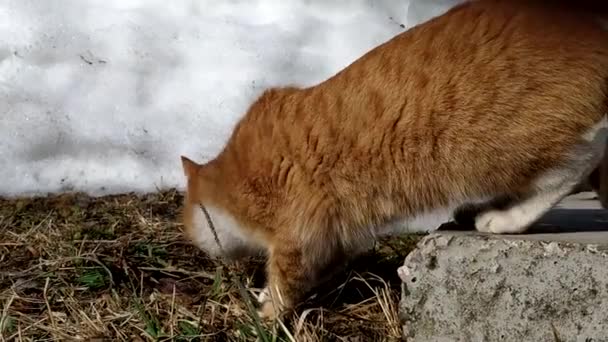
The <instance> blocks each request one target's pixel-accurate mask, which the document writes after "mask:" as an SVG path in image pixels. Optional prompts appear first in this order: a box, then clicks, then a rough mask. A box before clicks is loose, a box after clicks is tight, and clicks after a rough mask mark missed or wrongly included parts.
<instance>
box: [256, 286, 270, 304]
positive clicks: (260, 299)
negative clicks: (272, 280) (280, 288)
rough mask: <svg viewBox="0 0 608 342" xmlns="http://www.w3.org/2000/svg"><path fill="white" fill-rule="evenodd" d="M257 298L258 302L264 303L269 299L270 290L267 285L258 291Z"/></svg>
mask: <svg viewBox="0 0 608 342" xmlns="http://www.w3.org/2000/svg"><path fill="white" fill-rule="evenodd" d="M257 300H258V303H260V304H264V303H265V302H267V301H269V300H270V290H269V289H268V287H265V288H263V289H262V291H260V294H258V297H257Z"/></svg>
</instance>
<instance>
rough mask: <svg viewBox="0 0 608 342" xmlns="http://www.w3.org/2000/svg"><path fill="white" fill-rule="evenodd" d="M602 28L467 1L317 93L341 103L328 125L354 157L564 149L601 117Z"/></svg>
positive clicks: (560, 10) (590, 16)
mask: <svg viewBox="0 0 608 342" xmlns="http://www.w3.org/2000/svg"><path fill="white" fill-rule="evenodd" d="M605 18H608V17H605ZM602 20H604V17H602V15H600V14H597V13H593V12H592V11H587V10H586V9H585V8H584V7H577V6H576V4H575V3H574V2H571V3H570V4H566V2H565V1H558V0H553V1H552V0H548V1H540V0H538V1H537V0H528V1H520V0H511V1H507V0H477V1H471V2H468V3H464V4H461V5H459V6H457V7H455V8H453V9H452V10H450V11H449V12H447V13H446V14H444V15H442V16H439V17H436V18H434V19H432V20H430V21H428V22H426V23H423V24H421V25H419V26H417V27H414V28H412V29H410V30H408V31H406V32H404V33H403V34H401V35H399V36H397V37H395V38H393V39H392V40H390V41H388V42H387V43H385V44H383V45H381V46H379V47H378V48H377V49H374V50H372V51H370V52H369V53H368V54H366V55H365V56H364V57H362V58H361V59H360V60H358V61H356V62H355V63H353V64H352V65H351V66H350V67H349V68H346V69H345V70H343V71H342V72H341V73H339V74H337V75H336V76H335V77H334V78H333V79H330V80H328V81H327V82H326V83H325V84H322V85H320V86H319V87H318V89H315V91H316V92H317V93H318V94H319V97H320V98H323V97H326V98H329V97H333V98H337V99H342V100H343V101H341V106H340V108H342V111H331V113H330V114H329V115H335V116H337V117H340V115H341V116H342V117H341V118H339V119H337V120H335V122H339V123H340V125H341V126H340V130H341V132H342V136H343V137H349V136H355V137H357V138H362V139H358V141H359V143H355V147H357V146H358V145H360V146H358V147H359V150H360V151H361V153H365V151H369V148H368V146H369V145H370V144H374V143H375V142H377V141H376V140H378V139H380V138H382V139H383V140H382V141H381V142H377V143H378V144H381V145H385V146H390V145H396V146H394V147H395V148H398V149H399V150H402V151H407V150H411V151H422V150H427V151H429V152H432V154H433V155H438V154H442V153H443V154H445V155H446V157H447V156H448V155H450V154H451V155H454V152H458V150H459V148H467V147H468V145H469V144H474V143H475V142H476V141H477V142H479V141H484V140H487V139H488V138H491V139H492V140H493V141H494V143H488V144H486V145H487V146H488V148H489V149H490V148H491V149H494V150H498V148H499V146H500V147H503V148H507V149H508V148H509V147H513V148H515V146H514V143H515V141H516V140H518V139H524V140H526V141H529V142H530V143H538V144H541V145H542V143H543V141H541V140H540V139H544V143H547V144H549V143H556V145H555V146H563V145H564V144H565V143H566V141H565V140H563V141H560V142H558V141H556V139H566V138H568V139H570V137H572V136H573V135H574V131H577V132H578V133H582V132H583V131H584V130H585V129H586V128H588V127H590V126H591V125H593V124H594V123H596V122H597V121H598V120H599V119H600V118H601V117H602V116H603V115H605V113H606V105H607V104H606V94H607V92H608V90H607V87H608V27H607V26H608V25H603V24H602ZM334 113H338V114H334ZM340 113H341V114H340ZM346 119H348V120H346ZM553 131H563V132H564V131H565V132H567V134H564V135H557V134H551V132H553ZM568 132H569V134H568ZM529 139H532V140H529ZM426 145H428V146H426ZM539 146H540V145H539ZM395 148H391V151H394V150H396V149H395ZM355 150H356V148H355ZM480 152H484V151H480ZM485 152H489V151H485ZM391 153H393V152H391ZM456 155H457V153H456Z"/></svg>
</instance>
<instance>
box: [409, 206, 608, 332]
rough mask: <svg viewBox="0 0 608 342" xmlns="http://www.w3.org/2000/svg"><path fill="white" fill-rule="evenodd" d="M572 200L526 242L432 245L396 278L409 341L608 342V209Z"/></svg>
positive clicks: (443, 238)
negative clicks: (399, 279) (399, 280)
mask: <svg viewBox="0 0 608 342" xmlns="http://www.w3.org/2000/svg"><path fill="white" fill-rule="evenodd" d="M568 201H569V202H568ZM568 201H566V203H565V205H564V204H562V205H561V206H560V207H559V208H557V209H555V210H553V211H552V212H550V213H549V214H548V215H547V216H546V217H545V218H543V220H541V221H540V222H539V223H537V224H536V225H535V226H534V228H533V230H532V231H531V232H530V233H529V234H524V235H509V236H504V235H503V236H497V235H487V234H479V233H476V232H472V231H464V232H463V231H441V230H440V231H437V232H435V233H432V234H430V235H429V236H427V237H425V238H424V239H423V240H422V241H421V242H420V243H419V245H418V248H417V249H416V250H415V251H413V252H412V253H411V254H410V255H409V256H408V257H407V258H406V260H405V263H404V266H402V267H400V268H399V270H398V273H399V277H400V278H401V279H402V281H403V289H402V291H403V292H402V299H401V303H400V310H401V312H400V313H401V316H402V319H403V324H404V326H403V331H404V337H405V338H406V340H407V341H425V342H426V341H518V342H520V341H535V342H542V341H551V342H555V341H581V342H592V341H593V342H597V341H608V231H604V230H608V229H606V228H608V223H607V222H608V211H605V210H601V209H598V208H599V206H598V204H597V203H592V202H584V199H582V200H581V199H580V196H579V198H576V197H575V198H574V199H569V200H568ZM581 201H582V202H581ZM585 203H586V204H585ZM448 228H449V226H448Z"/></svg>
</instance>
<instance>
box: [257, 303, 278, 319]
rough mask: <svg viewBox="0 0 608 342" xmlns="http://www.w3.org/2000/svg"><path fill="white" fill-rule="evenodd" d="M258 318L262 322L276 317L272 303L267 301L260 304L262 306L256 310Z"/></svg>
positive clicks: (276, 313)
mask: <svg viewBox="0 0 608 342" xmlns="http://www.w3.org/2000/svg"><path fill="white" fill-rule="evenodd" d="M258 316H260V318H261V319H264V320H274V319H275V318H276V317H277V316H278V312H277V310H276V308H275V306H274V304H273V303H272V301H270V300H268V301H266V302H264V303H262V306H261V307H260V309H259V310H258Z"/></svg>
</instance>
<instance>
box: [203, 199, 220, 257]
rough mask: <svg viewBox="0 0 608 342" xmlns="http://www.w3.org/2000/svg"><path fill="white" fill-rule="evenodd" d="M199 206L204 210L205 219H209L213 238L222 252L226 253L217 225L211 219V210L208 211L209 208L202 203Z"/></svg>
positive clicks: (208, 222)
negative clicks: (216, 228)
mask: <svg viewBox="0 0 608 342" xmlns="http://www.w3.org/2000/svg"><path fill="white" fill-rule="evenodd" d="M198 206H199V208H201V210H202V211H203V214H204V215H205V219H207V224H209V229H210V230H211V233H213V238H214V239H215V243H217V246H218V247H219V248H220V251H221V252H222V254H225V253H224V247H222V243H221V242H220V238H219V237H218V235H217V231H216V230H215V225H214V224H213V220H211V215H209V211H207V208H205V206H204V205H203V204H202V203H199V204H198Z"/></svg>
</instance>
